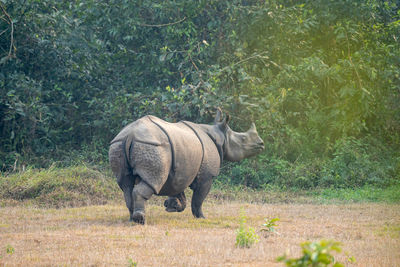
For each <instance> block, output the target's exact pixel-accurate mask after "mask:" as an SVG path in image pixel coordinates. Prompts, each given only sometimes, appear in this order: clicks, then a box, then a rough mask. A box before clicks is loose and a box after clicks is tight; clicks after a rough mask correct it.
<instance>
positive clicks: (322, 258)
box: [277, 240, 354, 267]
mask: <svg viewBox="0 0 400 267" xmlns="http://www.w3.org/2000/svg"><path fill="white" fill-rule="evenodd" d="M301 248H302V250H303V256H302V257H300V258H298V259H291V258H288V257H287V256H286V255H283V256H281V257H279V258H278V259H277V260H278V261H282V262H284V263H285V264H286V266H290V267H307V266H313V267H324V266H333V267H343V266H344V265H343V264H341V263H339V262H336V261H335V257H334V256H333V255H332V252H340V251H341V248H340V243H339V242H335V241H326V240H321V241H319V242H304V243H303V244H301ZM352 259H353V261H354V258H352Z"/></svg>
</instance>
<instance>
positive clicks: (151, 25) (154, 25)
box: [137, 17, 186, 28]
mask: <svg viewBox="0 0 400 267" xmlns="http://www.w3.org/2000/svg"><path fill="white" fill-rule="evenodd" d="M184 20H186V17H184V18H183V19H181V20H178V21H175V22H171V23H167V24H137V25H138V26H143V27H158V28H161V27H165V26H171V25H175V24H178V23H181V22H182V21H184Z"/></svg>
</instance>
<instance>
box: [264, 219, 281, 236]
mask: <svg viewBox="0 0 400 267" xmlns="http://www.w3.org/2000/svg"><path fill="white" fill-rule="evenodd" d="M264 221H265V222H264V223H263V225H262V228H261V231H264V232H270V233H273V232H275V227H276V226H277V224H276V222H277V221H280V219H279V218H272V219H267V218H265V219H264Z"/></svg>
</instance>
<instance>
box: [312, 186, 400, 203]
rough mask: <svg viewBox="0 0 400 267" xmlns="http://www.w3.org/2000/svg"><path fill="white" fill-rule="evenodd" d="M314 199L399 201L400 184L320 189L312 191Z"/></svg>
mask: <svg viewBox="0 0 400 267" xmlns="http://www.w3.org/2000/svg"><path fill="white" fill-rule="evenodd" d="M310 195H313V196H314V198H315V199H317V200H319V201H323V202H326V201H328V202H331V201H335V202H336V201H339V202H387V203H398V202H400V184H396V185H392V186H389V187H386V188H378V187H373V186H364V187H361V188H356V189H350V188H343V189H337V188H336V189H322V190H320V191H319V190H318V191H315V192H312V193H311V194H310Z"/></svg>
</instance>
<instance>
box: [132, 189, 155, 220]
mask: <svg viewBox="0 0 400 267" xmlns="http://www.w3.org/2000/svg"><path fill="white" fill-rule="evenodd" d="M153 194H154V190H153V189H152V188H151V187H150V186H149V185H148V184H147V183H145V182H144V181H140V182H139V183H138V184H137V185H135V187H134V188H133V191H132V199H133V214H132V220H133V221H134V222H136V223H139V224H144V223H145V203H146V201H147V200H148V199H149V198H150V197H151V196H152V195H153Z"/></svg>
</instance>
